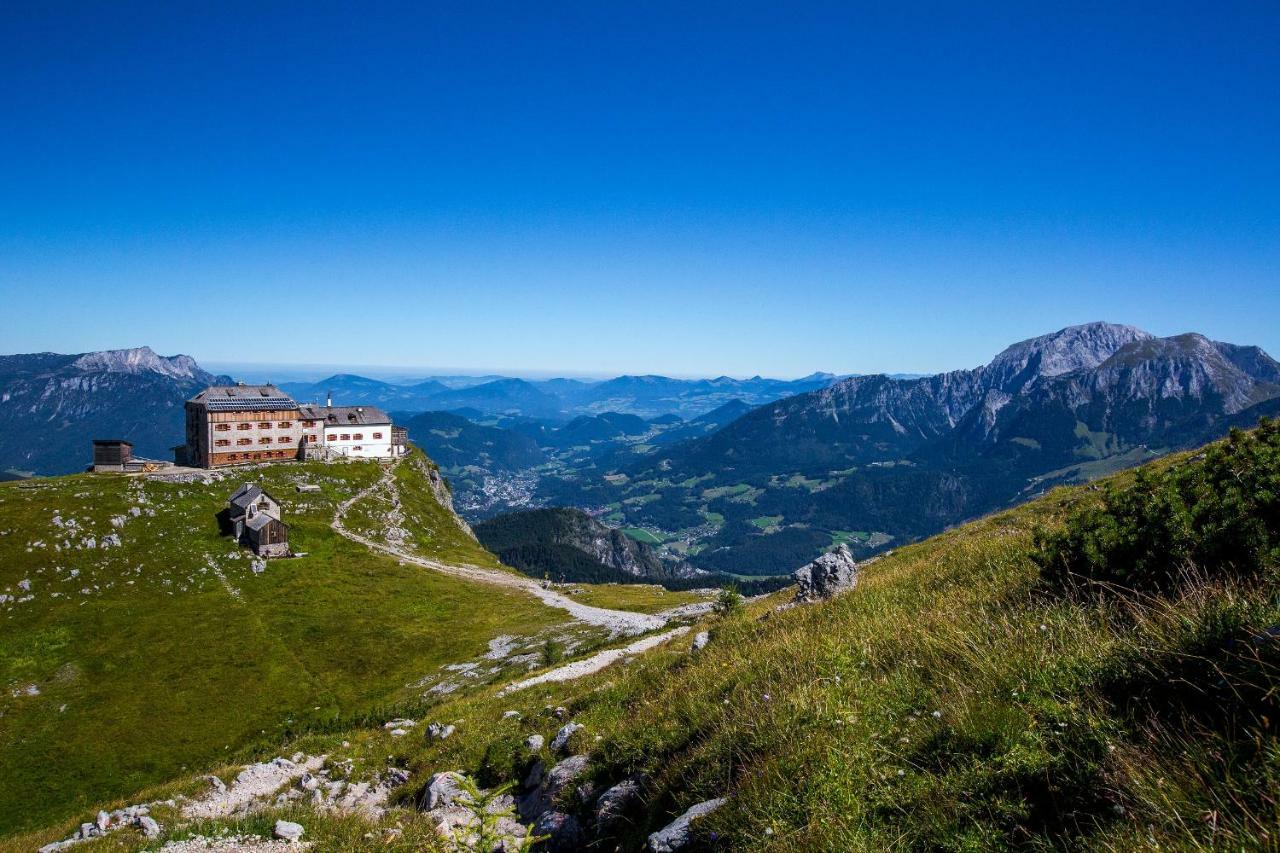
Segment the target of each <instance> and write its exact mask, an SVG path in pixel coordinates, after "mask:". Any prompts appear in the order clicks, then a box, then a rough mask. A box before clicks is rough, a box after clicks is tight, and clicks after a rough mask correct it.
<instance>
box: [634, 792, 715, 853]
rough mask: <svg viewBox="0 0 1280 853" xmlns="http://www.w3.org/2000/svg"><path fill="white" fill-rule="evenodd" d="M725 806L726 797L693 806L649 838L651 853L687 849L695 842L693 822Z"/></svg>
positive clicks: (665, 852) (669, 852)
mask: <svg viewBox="0 0 1280 853" xmlns="http://www.w3.org/2000/svg"><path fill="white" fill-rule="evenodd" d="M724 804H725V799H724V797H719V798H717V799H714V800H707V801H706V802H703V803H698V804H697V805H696V806H692V807H691V808H690V809H689V810H688V811H687V812H685V813H684V814H682V815H680V817H678V818H676V819H675V820H673V821H671V823H669V824H667V825H666V826H665V827H663V828H662V829H660V830H658V831H657V832H655V833H653V834H652V835H650V836H649V851H650V853H674V851H676V850H683V849H685V848H686V847H688V846H689V845H690V844H692V843H693V841H694V834H693V822H694V821H696V820H697V819H698V818H700V817H703V816H705V815H709V814H711V813H712V812H713V811H715V810H716V809H718V808H720V807H721V806H723V805H724Z"/></svg>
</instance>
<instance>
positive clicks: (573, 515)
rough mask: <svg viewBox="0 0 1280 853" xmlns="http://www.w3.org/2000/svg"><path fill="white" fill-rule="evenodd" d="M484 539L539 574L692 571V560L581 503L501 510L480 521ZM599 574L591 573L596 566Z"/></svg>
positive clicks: (634, 575)
mask: <svg viewBox="0 0 1280 853" xmlns="http://www.w3.org/2000/svg"><path fill="white" fill-rule="evenodd" d="M476 535H477V536H478V537H479V538H480V542H481V543H482V544H483V545H484V546H485V547H486V548H488V549H489V550H490V551H492V552H493V553H495V554H497V555H498V557H499V559H501V560H502V561H503V562H504V563H507V564H508V565H511V566H514V567H515V568H519V569H521V570H522V571H525V572H526V573H528V574H531V575H534V576H535V577H541V576H542V575H544V574H545V575H547V576H549V577H552V578H553V579H560V578H561V577H563V578H564V579H565V580H570V581H573V580H579V581H587V580H620V579H625V578H631V579H642V580H643V579H660V578H673V577H692V576H694V575H696V574H697V571H696V570H695V569H693V568H692V567H691V566H689V565H688V564H686V563H669V562H666V561H664V560H663V559H662V558H661V557H659V556H658V554H657V553H656V552H654V550H653V549H652V548H650V547H649V546H648V545H645V544H644V543H641V542H636V541H635V540H634V539H631V538H629V537H627V536H626V535H625V534H623V533H622V532H621V531H619V530H614V529H612V528H609V527H606V526H605V525H603V524H601V523H600V522H598V521H596V520H595V519H594V518H592V517H591V516H589V515H587V514H586V513H585V512H582V511H581V510H577V509H568V508H554V509H536V510H528V511H525V512H513V513H508V514H506V515H500V516H498V517H497V518H493V519H490V520H488V521H486V522H484V523H482V524H479V525H477V526H476ZM593 568H594V571H595V572H596V574H595V575H590V573H591V572H592V571H593Z"/></svg>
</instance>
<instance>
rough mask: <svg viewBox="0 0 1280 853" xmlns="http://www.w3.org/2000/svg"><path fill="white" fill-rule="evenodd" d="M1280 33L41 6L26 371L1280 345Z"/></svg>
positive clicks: (1049, 22) (886, 20)
mask: <svg viewBox="0 0 1280 853" xmlns="http://www.w3.org/2000/svg"><path fill="white" fill-rule="evenodd" d="M265 7H270V8H265ZM1068 7H1069V8H1068ZM1278 44H1280V4H1277V3H1276V2H1274V0H1269V2H1263V3H1255V4H1237V3H1230V2H1225V3H1208V2H1202V3H1195V4H1191V3H1179V2H1172V3H1162V4H1156V3H1140V4H1139V3H1134V4H1124V3H1116V2H1106V3H1083V4H1075V3H1072V4H1048V3H1021V2H1019V3H1009V4H1006V5H1004V6H1003V7H1002V6H1001V4H981V3H972V2H966V3H957V4H954V5H952V4H939V3H928V4H923V3H922V4H911V3H874V4H872V3H866V4H862V3H853V2H838V3H829V4H805V3H795V2H788V3H780V2H778V3H770V4H758V3H749V2H741V0H738V2H726V3H711V2H697V3H688V2H679V3H664V2H644V3H611V2H598V0H597V1H596V2H588V3H581V4H576V3H554V2H551V3H529V2H518V3H514V2H513V3H508V4H488V3H483V2H458V3H449V4H433V3H421V2H420V3H406V4H403V5H401V4H395V3H373V4H360V3H323V2H322V3H310V2H309V3H299V4H297V5H289V4H284V3H260V2H252V3H170V2H166V3H156V4H153V5H152V4H133V3H128V2H121V3H98V4H94V3H82V2H38V3H26V4H10V5H8V6H7V7H6V10H5V13H4V20H3V23H2V24H0V93H2V96H3V108H2V109H0V351H3V352H25V351H36V350H56V351H63V352H76V351H84V350H90V349H100V348H107V347H122V346H134V345H139V344H143V343H147V344H150V345H151V346H153V347H154V348H156V349H157V350H159V351H161V352H165V353H173V352H187V353H190V354H192V355H194V356H196V357H197V358H199V359H203V360H207V361H223V362H226V361H240V362H244V361H253V362H281V363H324V364H333V363H344V362H350V363H353V364H382V365H405V366H413V367H432V366H445V365H447V366H451V367H470V368H476V369H481V368H489V369H497V370H506V371H523V370H541V371H546V370H551V371H555V370H564V371H571V372H575V373H583V372H586V373H616V372H662V373H670V374H682V375H691V374H719V373H730V374H738V375H746V374H753V373H763V374H766V375H799V374H804V373H808V372H810V371H812V370H830V371H834V372H867V371H879V370H884V371H905V372H926V371H935V370H941V369H948V368H953V367H962V366H971V365H975V364H978V363H980V362H983V361H985V360H986V359H988V358H989V357H990V356H991V355H992V354H993V353H994V352H996V351H997V350H998V349H1000V348H1001V347H1002V346H1003V345H1004V344H1006V343H1009V342H1011V341H1014V340H1017V339H1021V338H1024V337H1028V336H1030V335H1033V334H1037V333H1040V332H1045V331H1050V330H1052V329H1056V328H1059V327H1061V326H1064V325H1068V324H1071V323H1077V322H1083V321H1088V320H1093V319H1111V320H1116V321H1121V322H1128V323H1134V324H1136V325H1139V326H1142V327H1144V328H1147V329H1149V330H1150V331H1153V332H1156V333H1159V334H1172V333H1176V332H1181V331H1186V330H1198V331H1203V332H1205V333H1206V334H1209V335H1211V336H1213V337H1216V338H1219V339H1224V340H1231V341H1235V342H1241V343H1257V344H1260V345H1262V346H1264V347H1265V348H1267V349H1268V350H1269V351H1271V352H1272V353H1273V354H1276V355H1278V356H1280V94H1278V93H1280V49H1278V48H1277V45H1278Z"/></svg>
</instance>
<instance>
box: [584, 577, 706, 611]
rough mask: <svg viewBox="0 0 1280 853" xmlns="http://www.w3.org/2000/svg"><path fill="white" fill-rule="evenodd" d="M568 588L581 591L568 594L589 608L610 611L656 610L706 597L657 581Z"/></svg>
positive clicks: (691, 602) (668, 608)
mask: <svg viewBox="0 0 1280 853" xmlns="http://www.w3.org/2000/svg"><path fill="white" fill-rule="evenodd" d="M570 589H580V590H582V592H580V593H570V594H571V595H573V599H574V600H575V601H581V602H582V603H583V604H589V605H591V606H592V607H608V608H611V609H613V610H632V611H635V612H636V613H658V612H659V611H662V610H670V609H671V608H673V607H680V606H681V605H684V604H693V603H695V602H699V601H706V596H705V595H704V594H703V593H699V592H672V591H669V590H666V589H663V588H662V587H660V586H657V585H656V584H647V583H629V584H617V583H610V584H574V585H572V586H571V587H570Z"/></svg>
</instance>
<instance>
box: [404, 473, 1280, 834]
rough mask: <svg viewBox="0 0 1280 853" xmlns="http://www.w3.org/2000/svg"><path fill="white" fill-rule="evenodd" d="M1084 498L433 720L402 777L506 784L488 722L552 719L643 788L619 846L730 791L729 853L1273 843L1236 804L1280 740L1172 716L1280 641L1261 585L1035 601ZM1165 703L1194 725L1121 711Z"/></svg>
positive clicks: (602, 773)
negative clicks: (551, 711) (1150, 697)
mask: <svg viewBox="0 0 1280 853" xmlns="http://www.w3.org/2000/svg"><path fill="white" fill-rule="evenodd" d="M1181 458H1183V457H1179V458H1177V459H1173V460H1167V461H1162V462H1159V463H1156V464H1157V465H1159V466H1163V465H1168V464H1174V463H1175V462H1177V461H1178V460H1179V459H1181ZM1131 476H1132V475H1131V474H1128V473H1126V474H1122V475H1119V476H1118V477H1117V478H1114V481H1115V482H1125V481H1127V480H1128V478H1130V477H1131ZM1095 499H1096V494H1095V493H1094V492H1092V491H1090V490H1088V489H1087V488H1073V489H1062V490H1058V491H1055V492H1054V493H1052V494H1050V495H1049V496H1047V497H1045V498H1043V499H1041V500H1038V501H1035V502H1034V503H1032V504H1030V505H1028V506H1025V507H1022V508H1019V509H1016V510H1013V511H1010V512H1006V513H1002V514H1000V515H997V516H993V517H991V518H988V519H984V520H982V521H979V522H976V523H973V524H969V525H966V526H964V527H963V528H959V529H957V530H955V531H952V532H949V533H946V534H943V535H941V536H937V537H934V538H933V539H930V540H928V541H926V542H923V543H920V544H917V545H912V546H909V547H907V548H903V549H901V550H899V551H897V552H896V553H895V554H893V555H892V556H890V557H887V558H885V559H883V560H881V561H879V562H876V563H874V564H873V565H872V566H870V567H869V568H868V569H867V570H866V571H865V573H864V578H863V581H862V583H861V584H860V586H859V588H858V590H857V592H856V593H854V594H851V595H848V596H845V597H843V598H840V599H837V600H835V601H832V602H828V603H824V604H820V605H816V606H811V607H804V608H798V609H795V610H791V611H788V612H785V613H781V614H774V615H772V616H771V617H770V618H768V619H766V620H759V619H758V618H751V617H750V616H748V617H746V618H736V619H729V620H725V621H721V622H719V623H717V624H716V625H715V627H714V634H713V639H712V642H711V644H710V646H709V647H708V648H707V649H706V650H705V651H704V652H702V653H699V654H697V655H692V656H690V655H688V654H687V653H685V651H684V650H683V648H681V647H679V646H672V647H668V648H664V649H662V650H660V651H658V652H655V653H650V654H648V655H646V656H644V657H643V658H642V659H640V660H639V661H637V662H636V663H635V664H633V665H632V666H631V667H629V668H628V669H618V668H614V669H613V670H608V671H605V672H604V673H601V674H599V675H597V676H594V677H592V678H589V679H585V680H583V681H579V682H576V683H573V684H571V685H566V686H563V687H558V688H546V689H536V690H532V691H528V692H527V693H526V694H522V695H517V696H515V697H507V698H505V699H502V700H495V699H493V698H486V697H472V698H468V699H466V700H463V701H461V702H459V703H458V704H457V705H456V706H453V707H449V708H445V709H441V713H442V714H447V715H449V716H451V717H459V718H463V719H467V720H470V721H472V725H471V726H467V727H463V731H462V734H461V736H460V737H459V738H457V739H456V740H451V741H449V742H448V743H446V744H442V745H439V746H435V747H431V748H429V749H428V750H427V751H425V752H423V753H422V754H421V755H419V756H418V758H417V760H418V762H419V765H420V766H421V767H422V768H423V772H424V773H426V772H428V771H431V770H437V769H440V768H442V767H445V766H462V767H471V768H473V769H477V770H482V769H484V768H492V767H495V766H497V767H498V768H502V767H503V766H504V761H510V762H514V756H515V755H517V754H518V753H517V750H516V747H515V744H517V743H518V742H519V738H520V737H521V736H523V734H524V732H523V731H516V730H514V727H513V731H511V732H510V733H506V734H503V735H502V736H500V737H497V738H495V737H494V736H493V734H492V733H491V732H492V728H493V727H494V726H496V725H497V722H496V721H497V720H498V718H499V717H500V715H501V712H502V711H503V710H505V709H506V708H512V707H514V708H517V709H520V710H522V711H524V712H525V713H526V719H527V720H528V721H529V722H528V723H526V724H524V728H526V729H534V730H540V731H543V733H544V734H545V733H548V732H550V731H552V730H554V727H555V725H556V724H555V721H553V720H548V719H547V718H546V717H545V716H540V715H539V713H538V712H539V709H541V708H542V707H543V706H544V705H545V704H547V703H552V704H557V703H559V704H566V705H568V706H569V707H570V708H571V710H572V711H573V716H574V718H575V719H577V720H579V721H581V722H583V723H585V724H586V725H587V726H588V730H589V731H590V732H592V733H598V734H600V735H602V736H603V738H604V740H603V741H602V742H600V743H599V744H597V745H596V746H595V750H594V755H595V758H596V759H597V772H598V774H599V777H600V779H601V780H616V779H619V778H621V777H622V776H624V775H625V774H626V773H628V772H633V771H637V770H639V771H644V772H647V773H649V774H650V775H651V776H652V778H653V780H654V792H653V793H654V799H653V801H652V806H653V808H654V810H655V812H656V814H655V815H654V816H653V817H652V818H651V820H650V822H649V824H648V825H647V826H641V827H637V830H636V832H635V833H634V834H633V836H632V837H631V839H630V841H631V842H633V843H638V842H639V841H640V840H641V838H642V837H643V835H644V833H645V832H646V831H649V830H652V829H654V828H656V827H657V826H660V825H662V823H663V822H664V821H665V820H667V819H669V816H670V815H671V814H673V813H677V812H679V811H680V810H682V809H683V808H685V807H687V806H688V805H690V804H692V803H694V802H697V801H700V800H702V799H706V798H709V797H713V796H718V795H721V794H723V793H725V792H726V791H727V792H729V793H731V795H732V798H731V801H730V806H728V807H727V808H726V809H724V810H722V811H721V812H720V813H718V814H717V815H716V816H715V818H714V819H713V820H712V821H710V822H709V823H708V826H709V827H713V828H714V829H715V830H716V831H717V832H718V833H719V835H720V837H721V838H722V839H723V840H724V841H725V842H726V843H727V844H728V846H730V847H732V848H735V849H760V848H765V847H768V848H771V849H780V850H815V849H824V850H825V849H840V850H881V849H887V848H890V847H906V848H915V849H925V848H928V849H991V848H999V847H1017V846H1031V847H1048V846H1055V845H1058V844H1062V843H1066V842H1065V840H1066V839H1074V840H1073V841H1072V842H1071V843H1072V844H1073V845H1078V846H1082V847H1092V848H1098V849H1136V848H1140V847H1147V846H1151V847H1154V846H1156V845H1158V844H1163V845H1165V846H1175V847H1179V848H1191V847H1198V846H1200V845H1205V844H1210V845H1223V846H1235V847H1237V848H1238V847H1241V846H1243V847H1255V846H1265V845H1266V843H1267V842H1266V841H1264V840H1262V839H1264V838H1265V836H1264V835H1262V833H1270V838H1271V839H1272V843H1274V841H1275V839H1276V837H1277V836H1276V829H1277V826H1280V820H1278V819H1277V814H1276V813H1275V811H1274V803H1273V805H1272V807H1271V809H1270V810H1268V809H1267V808H1265V807H1264V808H1262V809H1261V810H1257V809H1256V808H1255V807H1252V806H1251V807H1249V808H1245V807H1243V806H1241V805H1240V803H1239V802H1238V799H1239V794H1240V792H1241V791H1242V790H1246V791H1256V790H1258V789H1259V787H1261V788H1262V789H1263V790H1265V788H1266V787H1267V786H1269V787H1270V789H1271V790H1272V791H1274V790H1276V782H1277V780H1278V779H1280V748H1277V742H1276V739H1275V734H1274V728H1271V729H1267V728H1266V725H1267V724H1266V722H1265V719H1264V721H1263V723H1262V724H1261V726H1262V727H1261V728H1259V729H1257V730H1256V731H1231V730H1228V729H1229V728H1230V727H1228V728H1227V729H1222V728H1219V729H1215V728H1214V726H1212V725H1209V724H1206V723H1204V722H1203V721H1201V720H1199V719H1198V718H1197V717H1196V716H1195V715H1194V714H1193V713H1190V712H1189V711H1188V708H1189V707H1192V706H1194V704H1195V702H1196V701H1198V700H1199V701H1203V700H1204V699H1205V696H1204V695H1202V693H1201V690H1202V689H1204V688H1207V685H1203V684H1196V683H1194V681H1193V682H1191V683H1189V684H1180V682H1179V679H1180V677H1181V676H1182V671H1181V668H1182V667H1184V666H1186V664H1187V661H1189V660H1197V659H1199V657H1200V655H1201V654H1202V651H1203V649H1202V646H1203V645H1204V643H1205V642H1206V638H1212V637H1213V636H1214V635H1215V632H1221V631H1223V630H1226V631H1227V632H1228V634H1229V635H1231V636H1235V635H1236V634H1238V635H1241V636H1246V637H1247V636H1248V635H1249V633H1250V632H1251V631H1253V632H1256V631H1260V630H1265V629H1266V628H1267V626H1272V625H1276V624H1277V623H1280V599H1277V598H1276V597H1275V594H1274V593H1275V584H1274V578H1273V579H1272V582H1271V583H1270V584H1263V585H1261V586H1259V587H1255V588H1226V587H1223V586H1219V585H1213V584H1200V585H1198V586H1195V587H1193V588H1192V589H1191V590H1190V591H1188V592H1187V593H1186V594H1185V595H1183V596H1181V597H1178V598H1174V599H1168V600H1160V601H1149V602H1147V603H1145V604H1141V603H1136V602H1133V601H1126V602H1119V603H1117V602H1111V603H1107V602H1102V601H1083V600H1075V601H1072V600H1063V599H1050V598H1043V597H1040V596H1036V595H1033V594H1032V588H1033V583H1034V579H1035V577H1036V570H1035V568H1034V566H1033V565H1032V563H1031V561H1030V559H1029V557H1028V552H1029V546H1030V543H1031V535H1032V531H1033V530H1034V529H1035V528H1036V526H1037V525H1047V526H1050V527H1051V526H1053V525H1055V524H1056V523H1058V521H1059V520H1060V519H1061V517H1062V515H1063V514H1064V512H1066V511H1068V510H1069V509H1070V508H1072V507H1074V506H1077V505H1080V504H1083V503H1087V502H1089V501H1092V500H1095ZM759 614H760V608H759V607H758V608H757V612H756V614H755V615H756V616H758V615H759ZM1232 631H1234V632H1235V633H1234V634H1232V633H1231V632H1232ZM1252 677H1254V678H1262V679H1263V680H1265V679H1267V678H1270V682H1269V683H1270V684H1271V689H1272V690H1274V689H1275V686H1276V684H1277V683H1280V678H1277V673H1276V672H1275V671H1274V669H1272V670H1269V671H1268V670H1267V669H1266V668H1265V667H1263V668H1262V670H1261V671H1260V674H1259V673H1255V674H1254V676H1252ZM1218 678H1219V674H1218V673H1215V674H1214V679H1210V680H1211V681H1212V680H1216V679H1218ZM1166 681H1168V682H1169V683H1170V684H1174V685H1177V686H1176V687H1175V688H1174V690H1173V692H1175V693H1178V692H1179V690H1181V694H1185V695H1181V694H1180V695H1181V698H1182V699H1183V700H1186V701H1188V702H1189V705H1188V706H1187V707H1182V706H1178V705H1177V704H1176V703H1173V704H1172V705H1171V706H1170V707H1168V708H1166V707H1165V704H1164V703H1161V702H1157V703H1154V704H1153V705H1150V706H1148V705H1144V704H1142V703H1139V702H1136V701H1131V696H1132V695H1136V694H1140V693H1143V694H1144V691H1145V690H1147V689H1150V688H1152V686H1153V685H1155V686H1156V687H1158V686H1159V685H1162V684H1164V683H1165V682H1166ZM1121 685H1123V686H1121ZM1263 688H1264V689H1265V685H1263ZM1231 689H1234V688H1231ZM1144 695H1145V694H1144ZM1255 722H1256V721H1255ZM1271 725H1274V723H1272V724H1271ZM1255 741H1256V745H1257V747H1256V751H1255V749H1254V747H1253V744H1254V743H1255ZM1242 743H1243V744H1248V745H1249V746H1247V747H1246V748H1243V749H1242V748H1241V744H1242ZM495 756H498V758H495ZM502 756H506V757H507V758H505V759H504V758H502ZM1245 756H1252V758H1251V760H1252V761H1253V763H1252V764H1249V763H1248V762H1246V761H1245ZM489 776H490V777H492V778H490V779H489V780H488V781H496V780H497V779H498V778H500V777H501V776H502V773H501V772H498V773H493V772H490V773H489ZM1268 780H1269V781H1268ZM1206 815H1209V816H1210V817H1209V818H1206Z"/></svg>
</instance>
